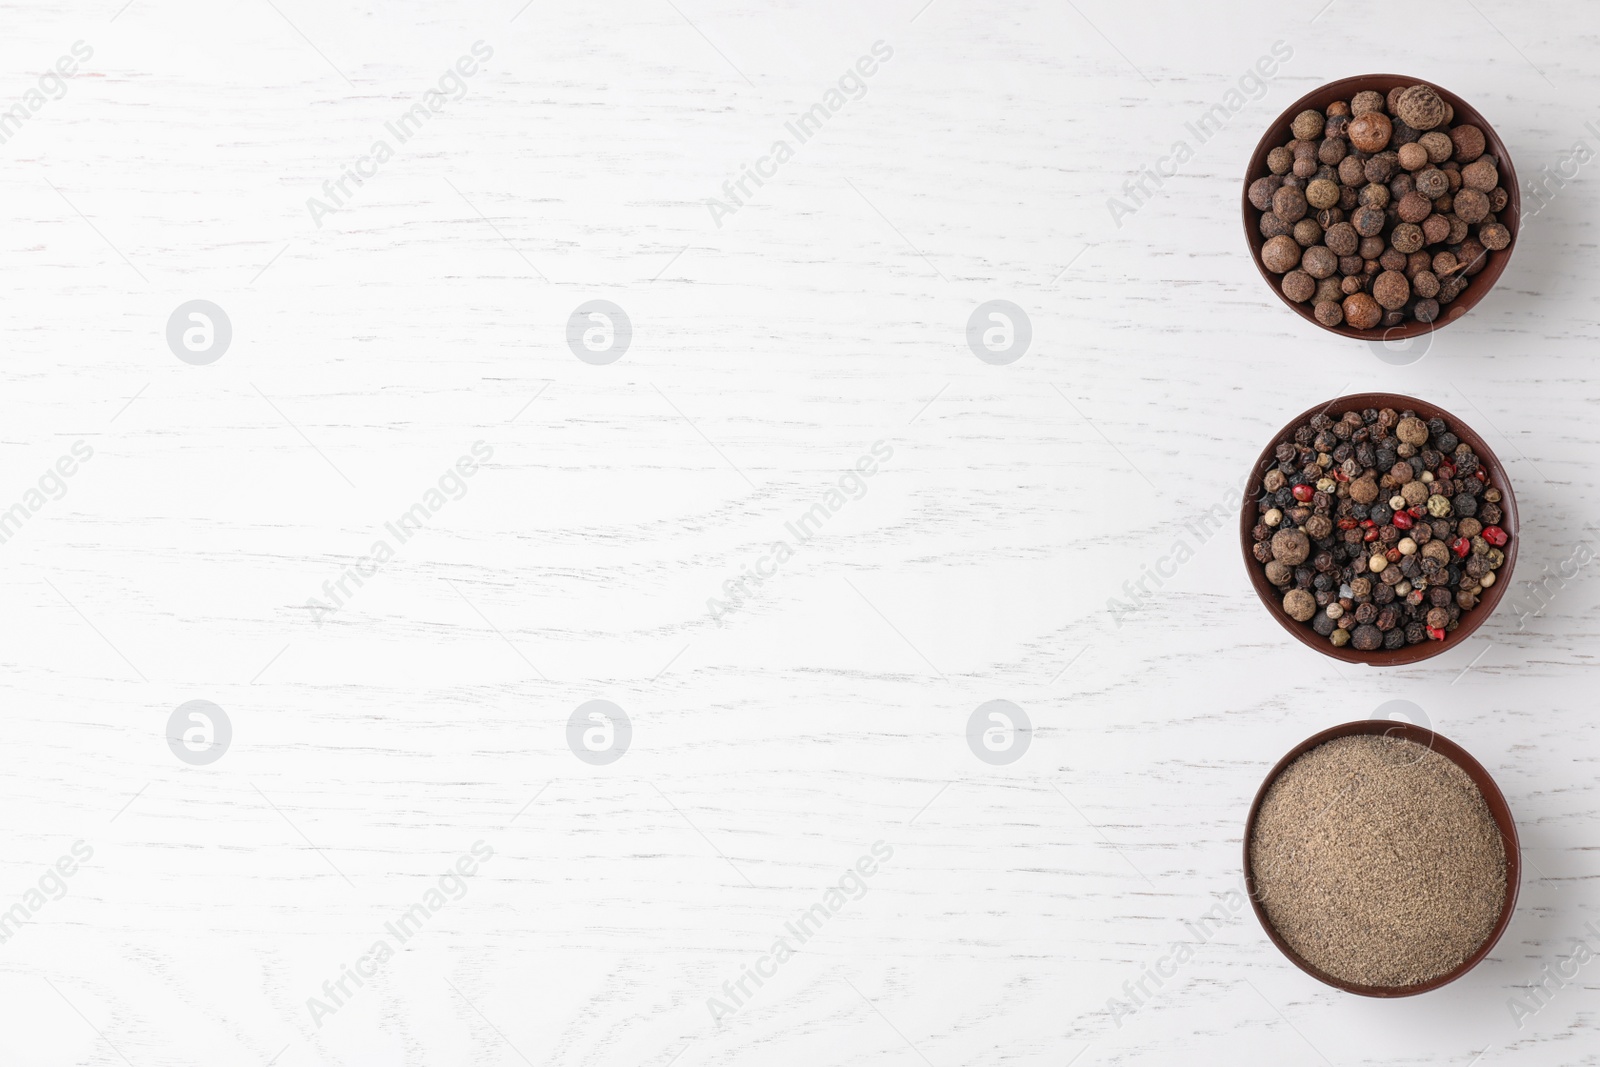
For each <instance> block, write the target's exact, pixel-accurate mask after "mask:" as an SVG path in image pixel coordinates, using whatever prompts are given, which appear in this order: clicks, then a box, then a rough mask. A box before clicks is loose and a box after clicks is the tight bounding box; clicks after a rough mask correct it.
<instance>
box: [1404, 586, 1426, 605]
mask: <svg viewBox="0 0 1600 1067" xmlns="http://www.w3.org/2000/svg"><path fill="white" fill-rule="evenodd" d="M1422 596H1423V593H1422V590H1420V589H1413V590H1411V592H1409V593H1407V594H1406V603H1407V604H1411V605H1416V604H1420V603H1422Z"/></svg>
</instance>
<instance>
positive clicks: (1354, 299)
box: [1290, 242, 1383, 330]
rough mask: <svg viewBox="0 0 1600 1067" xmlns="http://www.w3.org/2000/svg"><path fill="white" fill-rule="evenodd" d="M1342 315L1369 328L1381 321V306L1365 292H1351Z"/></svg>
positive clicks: (1362, 327) (1346, 298)
mask: <svg viewBox="0 0 1600 1067" xmlns="http://www.w3.org/2000/svg"><path fill="white" fill-rule="evenodd" d="M1290 243H1291V244H1292V243H1293V242H1290ZM1295 247H1296V250H1297V251H1298V249H1299V246H1298V245H1296V246H1295ZM1344 317H1345V319H1346V321H1348V322H1349V323H1350V325H1351V326H1354V327H1355V328H1356V329H1358V330H1370V329H1372V328H1373V327H1374V326H1376V325H1378V323H1379V322H1381V321H1383V308H1381V307H1380V306H1378V302H1377V301H1376V300H1374V299H1372V297H1370V296H1368V295H1367V294H1366V293H1352V294H1351V295H1350V296H1347V297H1345V298H1344Z"/></svg>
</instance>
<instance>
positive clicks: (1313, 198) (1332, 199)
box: [1305, 178, 1488, 210]
mask: <svg viewBox="0 0 1600 1067" xmlns="http://www.w3.org/2000/svg"><path fill="white" fill-rule="evenodd" d="M1305 199H1306V203H1308V204H1310V205H1311V206H1312V207H1314V208H1317V209H1318V210H1321V209H1322V208H1328V207H1333V206H1335V205H1336V204H1338V203H1339V185H1338V183H1337V182H1332V181H1329V180H1328V179H1327V178H1318V179H1316V180H1315V181H1313V182H1311V183H1310V184H1309V185H1307V186H1306V192H1305ZM1484 203H1485V204H1487V203H1488V200H1487V199H1485V201H1484Z"/></svg>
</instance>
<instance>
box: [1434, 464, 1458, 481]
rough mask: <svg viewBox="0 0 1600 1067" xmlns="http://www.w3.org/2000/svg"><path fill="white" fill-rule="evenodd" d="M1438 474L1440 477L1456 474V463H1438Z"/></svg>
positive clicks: (1452, 476) (1449, 476)
mask: <svg viewBox="0 0 1600 1067" xmlns="http://www.w3.org/2000/svg"><path fill="white" fill-rule="evenodd" d="M1438 476H1439V477H1440V478H1454V477H1455V476H1456V465H1455V464H1454V463H1441V464H1439V475H1438Z"/></svg>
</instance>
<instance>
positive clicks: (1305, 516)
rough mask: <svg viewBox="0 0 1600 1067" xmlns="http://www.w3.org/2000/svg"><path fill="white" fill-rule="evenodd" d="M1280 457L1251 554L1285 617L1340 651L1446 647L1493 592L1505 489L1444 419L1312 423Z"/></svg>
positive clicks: (1500, 557)
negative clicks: (1449, 637) (1434, 644)
mask: <svg viewBox="0 0 1600 1067" xmlns="http://www.w3.org/2000/svg"><path fill="white" fill-rule="evenodd" d="M1273 457H1274V459H1275V460H1276V466H1273V467H1272V468H1271V469H1269V470H1268V471H1267V472H1266V475H1265V476H1264V478H1263V479H1262V486H1261V496H1260V497H1259V499H1258V500H1257V501H1256V515H1257V518H1256V524H1255V527H1254V529H1253V530H1252V532H1251V537H1252V539H1253V541H1254V545H1253V549H1252V551H1253V553H1254V556H1255V559H1256V561H1257V562H1258V563H1260V564H1262V565H1263V566H1264V568H1265V570H1266V576H1267V580H1268V581H1270V582H1271V583H1272V584H1273V585H1275V586H1276V587H1277V588H1278V591H1279V592H1281V593H1282V594H1283V610H1284V612H1285V613H1286V614H1287V615H1288V616H1289V617H1290V618H1292V619H1293V620H1295V621H1296V622H1298V623H1304V624H1307V625H1309V626H1310V627H1311V628H1312V629H1313V630H1314V631H1316V632H1317V633H1318V634H1320V635H1321V636H1323V637H1326V638H1328V639H1329V640H1330V641H1331V642H1332V643H1333V644H1334V645H1335V646H1340V647H1342V646H1344V645H1347V644H1348V645H1351V646H1353V647H1354V648H1356V649H1359V650H1361V651H1363V652H1372V651H1376V650H1378V649H1396V648H1402V647H1404V646H1406V645H1414V644H1418V643H1420V642H1423V641H1427V640H1434V641H1443V640H1444V639H1445V636H1446V635H1447V634H1449V633H1450V632H1451V631H1453V630H1454V629H1455V628H1456V626H1457V625H1458V624H1459V623H1460V620H1461V616H1462V615H1463V614H1464V613H1465V612H1468V611H1471V610H1472V609H1473V608H1474V607H1476V606H1477V604H1478V599H1479V597H1481V596H1482V595H1483V592H1484V590H1485V589H1487V588H1489V587H1490V586H1492V585H1494V583H1495V572H1496V571H1497V570H1499V568H1500V567H1501V565H1502V564H1504V563H1505V558H1506V557H1505V553H1504V552H1503V551H1502V549H1503V548H1504V547H1505V545H1506V544H1507V542H1508V541H1509V540H1510V536H1509V535H1508V534H1507V533H1506V531H1505V529H1504V528H1503V527H1502V526H1501V525H1500V523H1501V521H1502V519H1503V518H1504V512H1503V511H1502V510H1501V506H1500V502H1501V499H1502V498H1501V492H1500V489H1499V488H1497V487H1496V486H1494V485H1493V484H1491V483H1490V481H1489V472H1488V470H1487V469H1486V468H1485V467H1484V466H1483V464H1482V462H1481V461H1480V460H1479V458H1478V456H1477V454H1476V453H1475V452H1473V450H1472V447H1471V446H1470V445H1468V444H1466V443H1465V442H1463V441H1460V440H1458V439H1457V437H1456V435H1455V434H1453V433H1451V432H1450V427H1449V426H1448V425H1447V424H1446V423H1445V421H1444V420H1443V419H1439V418H1434V419H1427V420H1424V419H1422V418H1420V417H1419V416H1418V415H1417V414H1416V413H1415V412H1413V411H1399V412H1397V411H1395V410H1394V409H1393V408H1384V409H1382V410H1381V411H1380V410H1378V409H1375V408H1368V409H1366V410H1364V411H1347V412H1345V413H1344V414H1343V415H1342V416H1341V417H1340V418H1338V419H1337V420H1336V419H1334V418H1332V417H1330V416H1329V415H1326V414H1318V415H1313V416H1312V417H1311V419H1310V421H1308V422H1306V423H1304V424H1303V425H1301V426H1299V427H1297V428H1295V430H1294V431H1293V433H1291V434H1290V436H1289V437H1288V438H1287V439H1285V440H1283V441H1280V442H1279V443H1278V446H1277V448H1276V450H1275V451H1274V453H1273Z"/></svg>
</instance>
